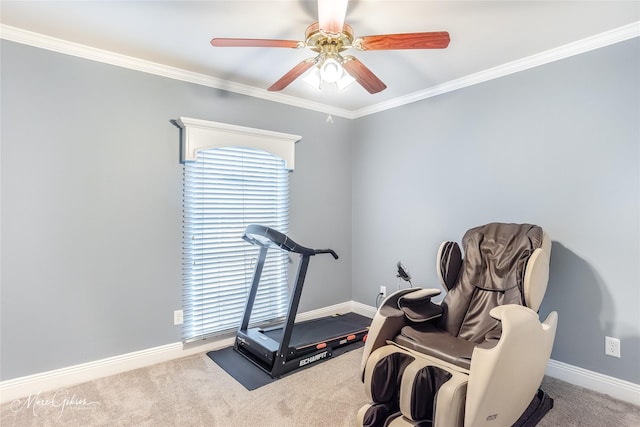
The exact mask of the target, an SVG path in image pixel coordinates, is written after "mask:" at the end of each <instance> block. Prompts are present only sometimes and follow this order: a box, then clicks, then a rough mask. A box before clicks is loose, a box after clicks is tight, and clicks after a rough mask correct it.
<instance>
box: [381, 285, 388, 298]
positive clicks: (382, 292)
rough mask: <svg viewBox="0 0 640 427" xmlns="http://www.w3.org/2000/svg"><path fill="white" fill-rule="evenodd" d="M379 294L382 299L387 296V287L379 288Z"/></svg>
mask: <svg viewBox="0 0 640 427" xmlns="http://www.w3.org/2000/svg"><path fill="white" fill-rule="evenodd" d="M380 294H382V296H383V297H386V296H387V287H386V286H380Z"/></svg>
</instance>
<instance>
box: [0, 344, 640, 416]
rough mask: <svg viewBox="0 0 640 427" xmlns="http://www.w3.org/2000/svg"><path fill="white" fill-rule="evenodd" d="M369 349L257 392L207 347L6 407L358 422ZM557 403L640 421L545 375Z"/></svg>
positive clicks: (627, 408)
mask: <svg viewBox="0 0 640 427" xmlns="http://www.w3.org/2000/svg"><path fill="white" fill-rule="evenodd" d="M361 354H362V349H358V350H354V351H352V352H349V353H346V354H344V355H341V356H339V357H337V358H335V359H332V360H329V361H327V362H324V363H321V364H319V365H316V366H314V367H313V368H310V369H306V370H303V371H300V372H297V373H295V374H292V375H290V376H288V377H285V378H283V379H280V380H278V381H276V382H274V383H272V384H269V385H266V386H264V387H262V388H259V389H257V390H254V391H247V390H246V389H245V388H244V387H243V386H241V385H240V384H239V383H237V382H236V381H235V380H234V379H233V378H231V377H230V376H228V375H227V374H226V373H225V372H224V371H223V370H222V369H220V368H219V367H218V366H217V365H215V364H214V363H213V362H212V361H211V359H209V358H208V357H207V356H206V355H205V354H201V355H196V356H191V357H186V358H183V359H179V360H175V361H171V362H167V363H162V364H159V365H155V366H152V367H149V368H145V369H138V370H135V371H131V372H127V373H124V374H120V375H115V376H112V377H107V378H103V379H99V380H95V381H91V382H88V383H85V384H81V385H78V386H75V387H70V388H67V389H62V390H57V391H54V392H47V393H40V394H39V395H37V394H34V395H32V396H30V397H28V398H24V399H19V400H16V401H14V402H11V403H7V404H5V405H3V406H2V408H1V418H0V425H1V426H2V427H11V426H150V427H151V426H172V427H176V426H220V427H222V426H224V427H233V426H247V427H271V426H273V427H276V426H278V427H287V426H291V427H294V426H295V427H298V426H332V427H333V426H335V427H339V426H353V425H354V423H355V414H356V412H357V410H358V408H360V406H361V405H363V404H364V403H365V397H364V392H363V386H362V383H361V382H360V380H359V378H358V373H357V371H358V366H359V364H360V357H361ZM543 388H544V389H545V390H546V391H547V392H548V393H549V394H550V395H551V397H553V398H554V399H555V407H554V409H552V410H551V412H549V414H548V415H547V416H546V417H545V418H544V419H543V420H542V422H541V423H540V424H539V426H541V427H549V426H581V427H585V426H587V427H588V426H599V427H600V426H629V427H631V426H640V407H636V406H633V405H630V404H627V403H624V402H620V401H617V400H614V399H611V398H609V397H608V396H605V395H601V394H599V393H594V392H591V391H587V390H584V389H581V388H578V387H574V386H571V385H569V384H567V383H564V382H562V381H558V380H555V379H551V378H545V381H544V383H543Z"/></svg>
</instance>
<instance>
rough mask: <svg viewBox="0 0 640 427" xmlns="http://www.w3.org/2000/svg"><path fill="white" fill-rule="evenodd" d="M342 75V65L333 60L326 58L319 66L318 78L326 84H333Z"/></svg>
mask: <svg viewBox="0 0 640 427" xmlns="http://www.w3.org/2000/svg"><path fill="white" fill-rule="evenodd" d="M343 74H344V72H343V69H342V65H340V63H339V62H338V61H336V60H335V59H334V58H327V59H325V60H324V62H323V63H322V65H321V66H320V77H321V78H322V81H325V82H327V83H335V82H337V81H338V80H340V78H341V77H342V75H343Z"/></svg>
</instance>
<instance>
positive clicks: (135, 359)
mask: <svg viewBox="0 0 640 427" xmlns="http://www.w3.org/2000/svg"><path fill="white" fill-rule="evenodd" d="M346 312H354V313H357V314H360V315H363V316H367V317H373V315H374V314H375V312H376V308H375V307H372V306H369V305H366V304H362V303H359V302H356V301H348V302H344V303H340V304H335V305H332V306H329V307H324V308H321V309H317V310H312V311H308V312H305V313H300V314H299V315H298V316H297V317H296V320H297V321H304V320H310V319H315V318H318V317H323V316H330V315H332V314H336V313H346ZM233 341H234V339H233V337H232V338H225V339H220V340H216V341H212V340H211V341H205V342H204V343H203V344H198V345H189V346H184V345H183V344H182V343H181V342H177V343H173V344H167V345H163V346H160V347H154V348H150V349H146V350H142V351H136V352H133V353H127V354H123V355H120V356H115V357H109V358H106V359H101V360H97V361H95V362H89V363H83V364H80V365H75V366H70V367H67V368H62V369H56V370H54V371H49V372H43V373H40V374H34V375H29V376H26V377H21V378H15V379H12V380H7V381H2V382H0V404H3V403H6V402H10V401H13V400H15V399H18V398H21V397H25V396H30V395H35V394H37V393H39V392H47V391H51V390H59V389H62V388H65V387H70V386H73V385H76V384H80V383H83V382H87V381H92V380H95V379H98V378H102V377H106V376H109V375H115V374H119V373H122V372H127V371H130V370H133V369H138V368H143V367H146V366H151V365H155V364H157V363H162V362H167V361H169V360H174V359H179V358H181V357H186V356H191V355H193V354H197V353H204V352H208V351H213V350H218V349H221V348H224V347H229V346H231V345H233ZM546 374H547V375H549V376H550V377H554V378H557V379H559V380H562V381H566V382H568V383H570V384H574V385H577V386H580V387H584V388H587V389H590V390H594V391H597V392H600V393H605V394H608V395H610V396H612V397H614V398H616V399H620V400H623V401H626V402H630V403H633V404H635V405H640V385H638V384H634V383H631V382H628V381H624V380H620V379H617V378H613V377H610V376H607V375H602V374H599V373H597V372H593V371H588V370H586V369H582V368H579V367H576V366H572V365H568V364H566V363H563V362H558V361H555V360H550V361H549V364H548V365H547V371H546Z"/></svg>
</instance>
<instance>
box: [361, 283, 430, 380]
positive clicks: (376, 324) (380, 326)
mask: <svg viewBox="0 0 640 427" xmlns="http://www.w3.org/2000/svg"><path fill="white" fill-rule="evenodd" d="M411 294H415V297H416V299H415V300H417V299H418V298H422V299H424V298H427V297H429V298H430V297H431V296H435V295H438V294H440V290H439V289H420V288H410V289H402V290H399V291H397V292H394V293H393V294H391V295H389V296H388V297H387V298H386V299H385V300H384V301H383V302H382V304H380V307H379V308H378V310H377V311H376V314H375V315H374V317H373V320H372V321H371V326H370V327H369V332H368V334H367V340H366V342H365V345H364V350H363V354H362V361H361V363H360V372H361V374H362V375H364V369H365V367H366V365H367V359H368V358H369V355H370V354H371V353H372V352H373V351H374V350H376V349H377V348H379V347H382V346H383V345H385V344H386V343H387V341H388V340H391V339H393V338H394V337H395V336H396V335H398V333H399V332H400V330H401V329H402V328H403V327H404V326H405V325H407V324H408V323H409V322H408V320H407V317H406V315H405V312H403V311H402V310H400V309H399V308H398V301H399V300H400V299H407V297H408V296H409V295H411ZM407 300H408V301H413V300H411V298H409V299H407ZM427 302H428V301H427Z"/></svg>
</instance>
